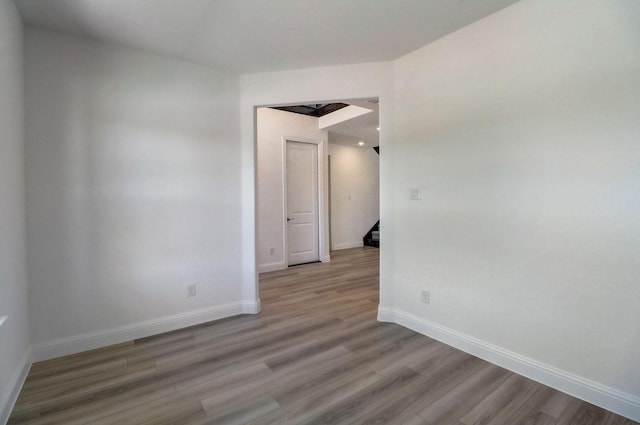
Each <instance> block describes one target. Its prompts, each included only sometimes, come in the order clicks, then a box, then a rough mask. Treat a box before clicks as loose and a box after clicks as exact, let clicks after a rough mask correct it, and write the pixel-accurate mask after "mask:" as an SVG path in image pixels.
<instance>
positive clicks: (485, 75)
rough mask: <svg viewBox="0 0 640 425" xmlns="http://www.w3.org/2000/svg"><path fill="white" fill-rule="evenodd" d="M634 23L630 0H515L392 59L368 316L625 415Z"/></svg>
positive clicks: (628, 405)
mask: <svg viewBox="0 0 640 425" xmlns="http://www.w3.org/2000/svg"><path fill="white" fill-rule="evenodd" d="M638 22H640V3H638V2H637V1H634V0H607V1H603V0H563V1H557V0H525V1H522V2H519V3H516V4H515V5H513V6H511V7H508V8H506V9H504V10H502V11H500V12H498V13H496V14H494V15H492V16H489V17H487V18H485V19H483V20H481V21H478V22H476V23H474V24H472V25H470V26H468V27H466V28H464V29H462V30H460V31H457V32H456V33H453V34H451V35H449V36H447V37H445V38H443V39H441V40H439V41H436V42H434V43H433V44H431V45H428V46H426V47H424V48H422V49H420V50H418V51H416V52H414V53H411V54H409V55H407V56H405V57H403V58H401V59H399V60H397V61H395V66H394V72H395V75H394V82H395V98H394V104H395V111H394V117H395V120H394V121H395V131H394V135H393V139H394V145H393V148H392V149H393V151H394V152H393V156H394V162H393V167H392V169H391V170H389V171H390V172H389V174H383V179H385V180H392V181H394V189H395V190H393V191H386V192H384V193H383V199H382V204H383V205H384V204H387V205H394V209H395V213H394V216H393V221H394V227H395V230H394V232H395V239H394V240H393V242H392V243H391V245H388V242H387V240H386V239H385V244H384V245H383V246H384V247H389V248H390V250H392V251H393V252H394V253H395V256H393V257H386V256H383V267H386V268H388V269H389V270H391V272H392V276H393V279H392V280H387V279H384V280H382V283H381V284H382V286H383V287H384V286H387V285H392V286H393V288H394V299H395V302H393V303H391V304H387V305H385V306H384V307H383V309H381V317H382V318H385V319H389V318H392V319H393V320H396V321H400V322H401V323H404V324H407V325H409V326H412V327H414V328H417V329H420V330H421V331H423V332H425V333H428V334H432V335H435V336H438V337H440V338H444V339H445V340H447V341H449V342H452V343H454V344H457V345H459V346H460V345H464V344H466V348H467V349H472V350H474V349H479V350H480V351H479V352H481V353H484V354H485V355H489V357H491V356H494V357H495V358H496V359H498V360H500V361H501V362H503V364H504V362H505V361H507V360H508V359H511V360H514V359H515V360H517V361H516V363H515V364H516V366H517V367H518V368H519V367H522V366H526V367H525V368H524V369H523V370H524V372H525V373H526V372H530V373H529V374H530V375H535V374H536V373H538V372H540V373H542V372H544V373H542V374H541V375H540V376H539V377H542V378H544V379H547V381H553V382H551V383H553V384H555V385H557V386H560V387H562V386H564V388H565V390H567V391H569V392H573V393H574V394H577V395H579V396H581V397H586V398H588V399H589V400H590V401H592V402H596V403H599V404H602V405H605V407H608V408H610V409H613V410H616V411H618V412H620V413H623V414H625V415H627V416H631V417H634V418H635V419H636V420H640V356H639V355H638V353H640V308H638V305H639V304H638V300H640V285H639V284H638V276H640V220H639V217H640V196H639V193H640V187H639V182H640V149H639V140H640V26H639V25H638ZM389 150H391V149H389ZM384 152H385V154H386V153H387V152H388V150H384ZM410 187H419V188H420V189H421V194H422V199H421V200H420V201H409V200H408V194H409V188H410ZM385 230H386V223H385ZM385 235H386V233H385ZM383 253H384V251H383ZM422 289H428V290H430V291H431V304H430V305H425V304H422V303H421V302H420V291H421V290H422ZM474 347H475V348H474ZM483 350H484V351H483ZM492 350H493V351H492ZM505 359H507V360H505ZM511 360H509V361H511ZM527 368H529V369H527Z"/></svg>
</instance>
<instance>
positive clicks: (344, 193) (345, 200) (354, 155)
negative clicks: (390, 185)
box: [329, 132, 380, 250]
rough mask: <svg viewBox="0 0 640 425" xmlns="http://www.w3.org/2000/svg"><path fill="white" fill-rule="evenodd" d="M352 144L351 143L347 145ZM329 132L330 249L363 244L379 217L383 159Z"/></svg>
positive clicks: (351, 140)
mask: <svg viewBox="0 0 640 425" xmlns="http://www.w3.org/2000/svg"><path fill="white" fill-rule="evenodd" d="M348 143H351V146H349V145H348ZM357 144H358V140H355V139H353V138H350V137H349V136H343V135H340V134H336V133H333V132H329V155H330V156H331V249H334V250H337V249H346V248H355V247H358V246H362V238H363V236H364V235H365V234H367V232H368V231H369V229H371V227H373V225H374V224H376V222H377V221H378V220H379V219H380V161H379V157H378V154H377V153H376V151H374V150H373V149H372V148H371V147H370V146H366V147H361V146H357Z"/></svg>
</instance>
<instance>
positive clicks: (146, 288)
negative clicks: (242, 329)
mask: <svg viewBox="0 0 640 425" xmlns="http://www.w3.org/2000/svg"><path fill="white" fill-rule="evenodd" d="M25 49H26V50H25V52H26V107H27V134H26V136H27V142H26V143H27V165H26V176H27V246H28V252H29V258H28V266H29V270H30V279H31V282H30V283H31V285H30V291H29V296H30V307H31V319H32V320H31V331H32V338H33V343H34V344H35V353H36V356H37V357H38V358H44V357H51V356H55V355H60V354H65V353H67V352H74V351H78V350H82V349H86V348H90V347H92V346H100V345H104V344H108V343H112V342H117V341H119V340H126V339H131V338H132V337H139V336H141V335H144V334H151V333H156V332H160V331H164V330H167V329H171V328H176V327H179V326H185V325H189V324H193V323H198V322H203V321H207V320H212V319H215V318H219V317H223V316H228V315H232V314H238V313H240V312H241V311H242V307H243V306H242V296H241V286H240V278H241V263H240V259H241V223H240V209H241V204H240V199H241V196H240V190H241V186H240V170H239V168H240V146H239V142H238V138H239V131H238V130H239V127H238V109H237V108H238V93H239V91H238V84H237V78H236V77H233V76H228V75H225V74H222V73H218V72H216V71H214V70H212V69H211V68H206V67H202V66H199V65H195V64H191V63H186V62H181V61H177V60H173V59H168V58H165V57H161V56H156V55H153V54H147V53H143V52H139V51H135V50H130V49H125V48H120V47H115V46H112V45H107V44H100V43H95V42H90V41H85V40H81V39H78V38H74V37H70V36H63V35H60V34H57V33H53V32H48V31H44V30H38V29H34V28H27V31H26V46H25ZM192 283H195V284H197V296H196V297H193V298H187V297H186V286H187V285H188V284H192ZM245 307H246V306H245ZM254 307H255V306H254Z"/></svg>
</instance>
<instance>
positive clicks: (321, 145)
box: [281, 135, 331, 267]
mask: <svg viewBox="0 0 640 425" xmlns="http://www.w3.org/2000/svg"><path fill="white" fill-rule="evenodd" d="M287 142H297V143H307V144H310V145H316V147H317V149H318V164H317V171H318V259H319V260H320V261H321V262H323V263H328V262H329V261H331V256H330V255H329V249H328V245H327V243H328V241H327V240H326V237H325V231H326V229H327V227H326V226H327V223H328V221H327V220H328V212H327V202H326V201H325V190H326V187H325V181H324V178H325V166H326V165H327V164H326V161H325V158H324V157H325V144H326V141H325V140H315V139H306V138H304V137H295V136H288V135H284V136H282V187H281V190H282V229H283V235H282V241H283V243H282V252H283V253H284V262H285V264H286V266H287V267H289V235H288V234H287V233H288V226H287ZM325 252H326V254H325Z"/></svg>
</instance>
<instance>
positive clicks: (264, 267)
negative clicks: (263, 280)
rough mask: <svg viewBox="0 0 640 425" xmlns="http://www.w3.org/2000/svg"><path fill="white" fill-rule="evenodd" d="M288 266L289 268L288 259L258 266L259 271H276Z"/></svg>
mask: <svg viewBox="0 0 640 425" xmlns="http://www.w3.org/2000/svg"><path fill="white" fill-rule="evenodd" d="M286 268H287V262H286V261H276V262H274V263H266V264H260V265H259V266H258V273H268V272H275V271H278V270H284V269H286Z"/></svg>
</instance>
